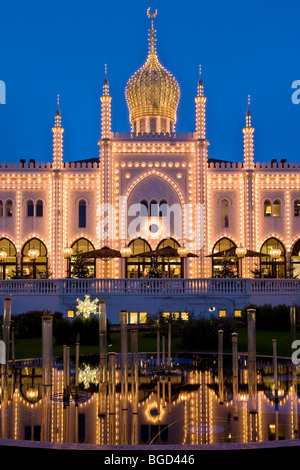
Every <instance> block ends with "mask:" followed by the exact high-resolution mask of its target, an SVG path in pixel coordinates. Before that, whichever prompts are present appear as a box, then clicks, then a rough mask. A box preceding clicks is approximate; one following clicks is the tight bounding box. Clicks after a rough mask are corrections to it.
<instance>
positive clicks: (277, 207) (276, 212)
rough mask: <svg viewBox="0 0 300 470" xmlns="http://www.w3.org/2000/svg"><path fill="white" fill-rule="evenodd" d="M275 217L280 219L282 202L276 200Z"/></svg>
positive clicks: (274, 206)
mask: <svg viewBox="0 0 300 470" xmlns="http://www.w3.org/2000/svg"><path fill="white" fill-rule="evenodd" d="M273 217H280V201H279V199H276V201H274V204H273Z"/></svg>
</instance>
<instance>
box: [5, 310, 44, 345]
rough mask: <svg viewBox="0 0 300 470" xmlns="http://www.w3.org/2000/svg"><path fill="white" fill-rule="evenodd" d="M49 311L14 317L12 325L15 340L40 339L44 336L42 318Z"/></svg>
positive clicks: (35, 311)
mask: <svg viewBox="0 0 300 470" xmlns="http://www.w3.org/2000/svg"><path fill="white" fill-rule="evenodd" d="M49 313H50V312H48V311H44V310H43V311H38V310H34V311H29V312H26V313H21V314H19V315H12V317H11V325H12V326H13V327H14V332H15V338H16V339H18V338H20V339H24V338H38V337H41V335H42V316H43V315H45V314H49Z"/></svg>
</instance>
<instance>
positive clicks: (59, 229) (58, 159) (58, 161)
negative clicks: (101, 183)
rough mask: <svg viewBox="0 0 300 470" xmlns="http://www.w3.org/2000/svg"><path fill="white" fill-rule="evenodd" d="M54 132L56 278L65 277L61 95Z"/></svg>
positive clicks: (53, 249) (53, 251) (53, 253)
mask: <svg viewBox="0 0 300 470" xmlns="http://www.w3.org/2000/svg"><path fill="white" fill-rule="evenodd" d="M52 132H53V164H52V168H53V178H52V217H51V219H50V220H51V222H52V225H51V230H50V233H51V265H52V267H53V275H54V277H56V278H60V277H63V276H64V275H65V273H64V266H63V262H62V259H61V258H62V250H63V223H62V220H63V172H62V170H63V132H64V129H63V128H62V127H61V112H60V109H59V95H58V96H57V111H56V113H55V125H54V127H53V128H52Z"/></svg>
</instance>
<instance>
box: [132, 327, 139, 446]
mask: <svg viewBox="0 0 300 470" xmlns="http://www.w3.org/2000/svg"><path fill="white" fill-rule="evenodd" d="M131 396H132V416H131V426H132V431H131V444H132V445H138V442H139V433H138V424H139V423H138V403H139V370H138V330H131Z"/></svg>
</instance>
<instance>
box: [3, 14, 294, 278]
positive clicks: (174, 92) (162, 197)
mask: <svg viewBox="0 0 300 470" xmlns="http://www.w3.org/2000/svg"><path fill="white" fill-rule="evenodd" d="M155 15H156V13H155V14H154V15H153V14H150V12H149V11H148V16H149V17H150V21H151V27H150V35H149V51H148V56H147V59H146V62H145V64H144V65H143V66H142V67H141V68H140V69H139V70H138V71H137V72H136V73H135V74H134V75H133V76H132V77H131V78H130V80H129V81H128V83H127V86H126V93H125V94H126V100H127V103H128V109H129V119H130V124H131V132H130V133H127V134H125V133H121V134H118V133H115V134H114V133H113V132H112V129H111V100H112V97H111V96H110V91H109V82H108V78H107V72H106V71H105V79H104V82H103V93H102V96H101V98H100V102H101V117H102V131H101V138H100V140H99V142H98V144H99V148H100V154H99V158H97V159H92V160H83V161H80V162H64V160H63V132H64V129H63V127H62V116H61V111H60V108H59V104H58V109H57V112H56V116H55V124H54V127H53V129H52V130H53V160H52V162H49V163H46V164H44V163H37V162H35V161H30V162H26V161H20V162H19V163H13V164H10V163H6V164H4V163H2V165H1V171H0V232H1V240H0V248H1V251H0V257H1V263H2V269H1V278H2V279H4V278H5V279H8V278H10V277H12V275H14V274H15V273H19V275H20V276H21V277H23V278H32V277H49V276H52V277H54V278H64V277H66V276H68V275H70V274H71V275H72V269H71V271H70V270H69V268H68V263H69V260H68V258H67V255H68V253H69V252H68V250H66V248H72V250H73V258H71V268H72V263H73V264H74V253H76V252H77V251H78V252H85V251H92V250H94V249H99V248H101V247H103V246H109V247H110V248H113V249H116V250H119V251H121V252H122V250H123V248H124V247H129V248H130V256H129V257H126V259H123V258H114V259H112V260H110V261H109V262H103V261H101V260H95V259H94V258H90V259H89V260H88V268H89V275H90V276H91V277H98V278H99V277H107V278H126V277H130V278H136V277H143V276H144V275H145V273H146V272H147V271H148V270H149V268H150V266H151V258H150V257H140V256H138V255H139V254H141V253H142V252H143V253H144V252H147V251H149V250H153V249H156V248H157V247H162V246H167V245H171V246H172V247H175V248H183V249H186V250H188V251H190V252H191V253H193V254H194V255H197V257H185V256H180V255H179V256H177V257H175V258H171V259H166V258H162V259H158V263H159V266H158V267H159V269H160V270H161V271H162V273H163V274H162V275H163V277H173V278H174V277H177V278H180V277H185V278H209V277H213V276H216V275H219V273H220V272H221V270H222V268H223V267H224V266H223V263H224V256H223V252H224V250H230V251H229V253H230V258H229V266H230V272H231V273H233V274H234V275H238V276H242V277H253V276H254V274H253V272H256V273H257V275H258V276H260V277H292V276H294V277H295V276H297V275H298V274H299V273H300V257H299V249H300V172H299V164H298V163H296V164H293V163H288V162H286V161H284V160H282V161H280V162H278V161H272V162H269V163H256V162H255V160H254V127H253V125H252V122H251V113H250V106H249V101H248V108H247V111H246V116H245V127H244V128H243V129H242V130H241V138H242V136H243V139H244V155H243V159H241V160H242V161H241V162H239V163H235V162H226V161H219V160H214V159H210V158H209V156H208V146H209V141H208V139H207V135H206V105H207V102H206V101H207V100H206V96H205V91H204V86H203V81H202V75H201V70H200V76H199V81H198V84H197V87H196V86H195V88H196V90H197V92H196V96H195V117H196V127H195V130H194V132H190V133H187V134H185V133H182V134H179V133H177V132H176V130H175V126H176V114H177V106H178V102H179V99H180V89H179V86H178V84H177V82H176V80H175V78H174V77H173V76H172V75H171V74H170V73H169V72H168V71H167V70H166V69H165V68H164V67H163V66H162V65H161V64H160V62H159V59H158V55H157V51H156V46H155V43H156V39H155V29H154V18H155ZM195 85H196V84H195ZM137 207H138V208H139V210H137ZM240 245H242V246H243V247H244V248H245V249H247V250H248V254H250V255H251V256H245V257H243V258H241V259H239V258H238V257H236V253H235V250H236V248H237V247H239V246H240ZM274 248H277V249H279V251H278V250H277V251H276V250H274ZM32 249H34V250H32ZM179 253H183V251H181V252H180V251H179ZM273 253H274V256H273ZM127 255H128V253H127ZM271 255H272V256H271Z"/></svg>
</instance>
